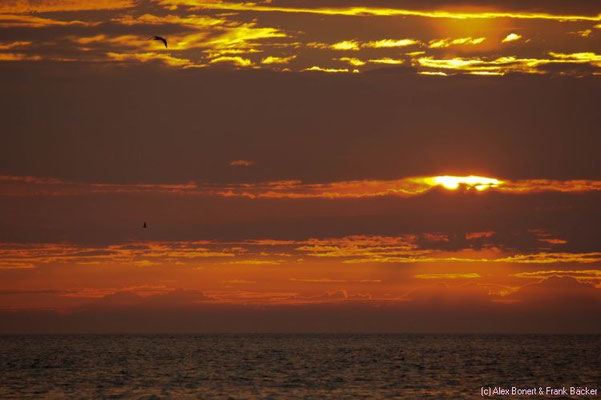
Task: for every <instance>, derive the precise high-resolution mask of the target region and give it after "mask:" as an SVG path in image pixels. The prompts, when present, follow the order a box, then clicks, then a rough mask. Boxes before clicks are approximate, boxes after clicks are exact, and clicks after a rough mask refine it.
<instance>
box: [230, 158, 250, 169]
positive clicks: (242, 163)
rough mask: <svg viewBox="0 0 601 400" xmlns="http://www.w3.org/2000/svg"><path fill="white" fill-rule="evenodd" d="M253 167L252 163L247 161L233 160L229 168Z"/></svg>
mask: <svg viewBox="0 0 601 400" xmlns="http://www.w3.org/2000/svg"><path fill="white" fill-rule="evenodd" d="M253 165H255V162H254V161H249V160H234V161H230V166H231V167H251V166H253Z"/></svg>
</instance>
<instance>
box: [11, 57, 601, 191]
mask: <svg viewBox="0 0 601 400" xmlns="http://www.w3.org/2000/svg"><path fill="white" fill-rule="evenodd" d="M110 56H111V57H114V58H115V59H116V60H119V61H127V60H130V59H132V58H134V59H140V60H144V61H153V60H154V61H161V62H165V63H174V64H176V65H182V66H192V65H193V64H191V63H190V61H189V60H183V59H177V58H173V57H171V56H168V55H166V54H156V53H147V54H116V53H111V55H110ZM227 61H232V60H227ZM314 70H316V71H320V69H314ZM343 71H346V70H343ZM435 187H441V188H444V189H447V190H459V189H462V188H463V189H465V190H475V191H478V192H479V191H484V190H496V191H499V192H502V193H508V194H528V193H537V192H546V191H548V192H562V193H583V192H591V191H601V181H593V180H569V181H558V180H547V179H530V180H517V181H509V180H500V179H496V178H487V177H478V176H464V177H461V176H448V175H443V176H434V177H410V178H402V179H397V180H386V181H384V180H382V181H379V180H371V181H370V180H363V181H340V182H330V183H313V184H312V183H303V182H301V181H275V182H265V183H246V184H223V185H216V184H204V185H203V184H197V183H194V182H190V183H185V184H107V183H77V182H68V181H61V180H56V179H40V178H35V177H18V176H7V175H4V176H0V196H61V195H71V196H73V195H84V194H109V193H164V194H178V195H196V196H215V197H247V198H252V199H259V198H274V199H303V198H323V199H339V198H365V197H379V196H401V197H411V196H419V195H421V194H424V193H426V192H427V191H429V190H431V189H432V188H435Z"/></svg>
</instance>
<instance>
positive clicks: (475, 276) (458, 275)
mask: <svg viewBox="0 0 601 400" xmlns="http://www.w3.org/2000/svg"><path fill="white" fill-rule="evenodd" d="M413 277H414V278H417V279H443V280H446V279H478V278H482V276H481V275H480V274H478V273H476V272H466V273H455V274H454V273H448V274H447V273H445V274H417V275H413Z"/></svg>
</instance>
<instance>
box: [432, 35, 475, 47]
mask: <svg viewBox="0 0 601 400" xmlns="http://www.w3.org/2000/svg"><path fill="white" fill-rule="evenodd" d="M485 40H486V38H484V37H479V38H471V37H466V38H457V39H450V38H447V39H436V40H431V41H430V43H429V44H428V47H429V48H431V49H439V48H445V47H449V46H456V45H478V44H480V43H482V42H484V41H485Z"/></svg>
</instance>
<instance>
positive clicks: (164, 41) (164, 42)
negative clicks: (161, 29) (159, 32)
mask: <svg viewBox="0 0 601 400" xmlns="http://www.w3.org/2000/svg"><path fill="white" fill-rule="evenodd" d="M151 39H152V40H160V41H161V42H163V44H164V45H165V48H167V39H165V38H163V37H160V36H151V37H149V38H148V40H151Z"/></svg>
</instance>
